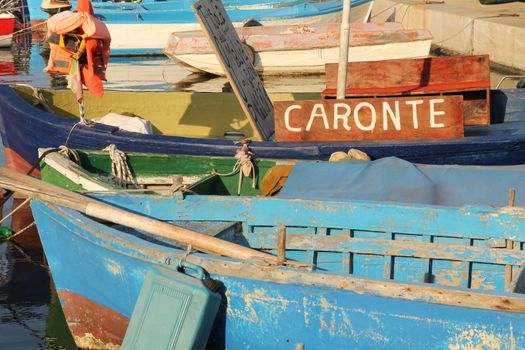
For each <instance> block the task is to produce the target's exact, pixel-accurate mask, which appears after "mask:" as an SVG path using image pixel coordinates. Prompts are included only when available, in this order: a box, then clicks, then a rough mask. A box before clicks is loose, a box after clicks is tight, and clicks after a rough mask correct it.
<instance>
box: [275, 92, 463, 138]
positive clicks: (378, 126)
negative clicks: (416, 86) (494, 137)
mask: <svg viewBox="0 0 525 350" xmlns="http://www.w3.org/2000/svg"><path fill="white" fill-rule="evenodd" d="M462 102H463V97H462V96H437V97H436V96H433V97H422V96H411V97H391V98H368V99H348V100H320V101H283V102H275V126H276V129H275V137H276V141H351V140H394V139H403V140H407V139H433V138H452V137H463V109H462V105H461V104H462Z"/></svg>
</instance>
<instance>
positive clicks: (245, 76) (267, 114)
mask: <svg viewBox="0 0 525 350" xmlns="http://www.w3.org/2000/svg"><path fill="white" fill-rule="evenodd" d="M193 8H194V9H195V11H196V14H197V19H198V20H199V22H200V24H201V27H202V28H203V30H204V32H205V33H206V36H207V37H208V40H209V41H210V44H211V46H212V48H213V51H214V52H215V54H216V55H217V58H218V59H219V62H220V63H221V66H222V68H223V70H224V71H225V72H226V77H227V78H228V81H229V82H230V84H231V86H232V88H233V91H234V92H235V95H236V96H237V99H238V100H239V102H240V104H241V107H242V109H243V110H244V113H245V114H246V116H247V117H248V119H249V121H250V123H251V125H252V127H253V128H254V130H255V133H256V135H258V136H259V138H260V139H263V140H268V139H269V138H270V137H271V136H272V135H273V133H274V124H273V119H274V118H273V106H272V102H271V101H270V98H269V97H268V94H267V93H266V90H265V89H264V86H263V83H262V81H261V79H260V78H259V75H258V74H257V72H256V71H255V68H254V66H253V64H252V61H251V60H250V59H249V58H248V55H247V53H246V51H245V49H244V47H243V45H242V44H241V41H240V39H239V36H238V35H237V32H236V31H235V29H234V27H233V24H232V23H231V20H230V18H229V17H228V14H227V13H226V10H225V9H224V6H223V4H222V2H221V0H200V1H197V2H196V3H195V4H193Z"/></svg>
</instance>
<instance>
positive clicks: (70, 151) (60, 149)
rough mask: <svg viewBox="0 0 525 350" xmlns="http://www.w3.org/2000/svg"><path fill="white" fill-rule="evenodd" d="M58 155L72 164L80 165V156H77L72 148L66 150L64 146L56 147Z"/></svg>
mask: <svg viewBox="0 0 525 350" xmlns="http://www.w3.org/2000/svg"><path fill="white" fill-rule="evenodd" d="M58 154H61V155H63V156H64V157H67V158H69V159H70V160H72V161H73V162H75V163H77V164H80V156H79V155H78V152H77V151H76V150H74V149H72V148H68V147H67V146H66V145H62V146H59V147H58Z"/></svg>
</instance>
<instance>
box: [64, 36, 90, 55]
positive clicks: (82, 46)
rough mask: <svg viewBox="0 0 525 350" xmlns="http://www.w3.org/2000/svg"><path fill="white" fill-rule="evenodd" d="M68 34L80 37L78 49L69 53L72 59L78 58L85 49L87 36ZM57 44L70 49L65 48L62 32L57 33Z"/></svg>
mask: <svg viewBox="0 0 525 350" xmlns="http://www.w3.org/2000/svg"><path fill="white" fill-rule="evenodd" d="M69 35H71V36H75V37H78V38H81V40H80V45H79V46H78V49H77V50H76V51H75V52H73V53H72V54H71V57H72V58H73V59H75V60H78V59H79V58H80V56H81V55H82V54H83V53H84V51H85V50H86V38H87V35H86V34H69ZM58 45H59V46H60V47H61V48H63V49H65V50H70V49H68V48H66V43H65V40H64V34H60V35H59V40H58Z"/></svg>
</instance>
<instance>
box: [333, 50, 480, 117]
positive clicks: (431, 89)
mask: <svg viewBox="0 0 525 350" xmlns="http://www.w3.org/2000/svg"><path fill="white" fill-rule="evenodd" d="M337 69H338V65H337V63H329V64H327V65H326V66H325V71H326V89H325V90H324V91H323V96H324V97H325V98H335V96H336V88H337ZM422 94H424V95H443V94H453V95H459V94H461V95H463V117H464V121H465V125H483V124H490V60H489V56H488V55H475V56H444V57H427V58H405V59H395V60H385V61H370V62H349V63H348V65H347V77H346V98H354V97H365V96H374V97H379V96H395V95H399V96H401V95H404V96H407V95H422Z"/></svg>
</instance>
